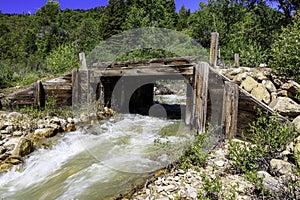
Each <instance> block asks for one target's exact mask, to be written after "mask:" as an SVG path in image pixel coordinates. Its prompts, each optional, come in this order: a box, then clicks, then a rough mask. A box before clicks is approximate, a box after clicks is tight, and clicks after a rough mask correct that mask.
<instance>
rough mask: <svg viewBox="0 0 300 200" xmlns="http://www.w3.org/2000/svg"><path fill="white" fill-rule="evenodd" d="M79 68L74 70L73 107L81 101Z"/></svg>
mask: <svg viewBox="0 0 300 200" xmlns="http://www.w3.org/2000/svg"><path fill="white" fill-rule="evenodd" d="M78 94H79V84H78V69H73V71H72V108H73V109H76V108H77V105H78V103H79V96H78Z"/></svg>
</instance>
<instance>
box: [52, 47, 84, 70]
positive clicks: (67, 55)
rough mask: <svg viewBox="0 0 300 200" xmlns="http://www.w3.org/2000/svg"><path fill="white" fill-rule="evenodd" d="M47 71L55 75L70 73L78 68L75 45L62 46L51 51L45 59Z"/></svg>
mask: <svg viewBox="0 0 300 200" xmlns="http://www.w3.org/2000/svg"><path fill="white" fill-rule="evenodd" d="M46 62H47V69H49V70H51V71H52V72H54V73H55V74H61V73H64V72H70V71H71V70H72V69H74V68H77V67H78V58H77V55H76V47H75V43H71V44H63V45H61V46H59V47H58V48H57V49H55V50H53V51H52V52H51V53H50V54H49V56H47V58H46Z"/></svg>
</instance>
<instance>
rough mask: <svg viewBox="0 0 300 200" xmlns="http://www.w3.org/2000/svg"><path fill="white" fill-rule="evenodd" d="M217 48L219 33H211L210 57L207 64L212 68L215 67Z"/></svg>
mask: <svg viewBox="0 0 300 200" xmlns="http://www.w3.org/2000/svg"><path fill="white" fill-rule="evenodd" d="M218 46H219V33H217V32H213V33H211V43H210V57H209V64H210V66H211V67H213V68H216V67H217V59H218Z"/></svg>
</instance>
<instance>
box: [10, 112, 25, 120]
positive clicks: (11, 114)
mask: <svg viewBox="0 0 300 200" xmlns="http://www.w3.org/2000/svg"><path fill="white" fill-rule="evenodd" d="M7 117H8V118H10V119H16V118H21V117H23V115H22V114H21V113H18V112H11V113H9V114H8V116H7Z"/></svg>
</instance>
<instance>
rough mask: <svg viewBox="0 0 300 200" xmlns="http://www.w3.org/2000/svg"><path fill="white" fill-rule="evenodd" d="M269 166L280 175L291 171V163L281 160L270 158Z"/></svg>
mask: <svg viewBox="0 0 300 200" xmlns="http://www.w3.org/2000/svg"><path fill="white" fill-rule="evenodd" d="M270 166H271V170H273V171H275V172H279V173H280V174H282V175H284V174H290V173H292V164H290V163H289V162H286V161H283V160H279V159H272V160H271V161H270Z"/></svg>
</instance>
